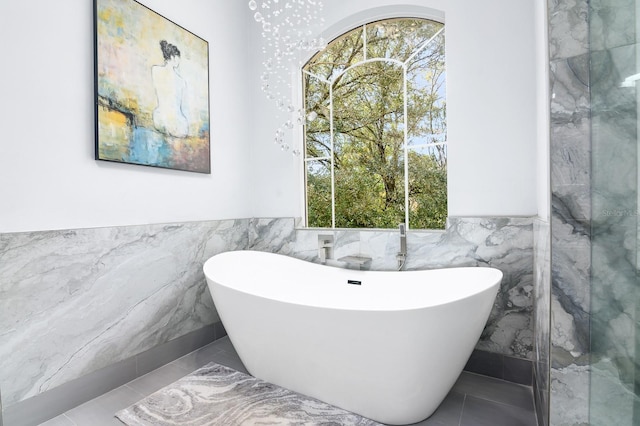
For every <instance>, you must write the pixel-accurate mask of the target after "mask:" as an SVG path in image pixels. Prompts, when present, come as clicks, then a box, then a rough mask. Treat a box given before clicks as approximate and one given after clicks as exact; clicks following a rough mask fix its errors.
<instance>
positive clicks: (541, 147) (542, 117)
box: [534, 1, 551, 221]
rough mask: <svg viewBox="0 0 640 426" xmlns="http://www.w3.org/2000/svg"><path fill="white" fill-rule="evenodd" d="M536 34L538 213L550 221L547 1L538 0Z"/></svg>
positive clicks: (549, 105)
mask: <svg viewBox="0 0 640 426" xmlns="http://www.w3.org/2000/svg"><path fill="white" fill-rule="evenodd" d="M534 18H535V31H536V32H535V38H536V67H537V76H536V77H537V86H536V92H537V95H536V100H537V114H536V118H537V126H536V130H537V131H536V139H537V141H536V147H537V164H536V165H537V179H536V180H537V205H538V208H537V210H538V217H540V218H541V219H543V220H545V221H548V220H549V218H550V216H551V172H550V166H551V161H550V157H549V155H550V154H549V148H550V143H549V138H550V135H549V132H550V128H551V127H550V123H549V120H550V117H551V114H550V108H551V104H550V99H549V38H548V35H547V34H548V25H547V4H546V2H542V1H538V2H535V15H534Z"/></svg>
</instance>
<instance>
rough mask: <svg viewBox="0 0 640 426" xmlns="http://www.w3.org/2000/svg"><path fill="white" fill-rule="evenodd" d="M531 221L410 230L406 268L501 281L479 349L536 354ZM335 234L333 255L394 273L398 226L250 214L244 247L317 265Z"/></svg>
mask: <svg viewBox="0 0 640 426" xmlns="http://www.w3.org/2000/svg"><path fill="white" fill-rule="evenodd" d="M532 228H533V219H532V218H466V217H465V218H460V217H453V218H449V220H448V224H447V229H446V230H445V231H441V232H437V231H411V232H409V233H408V236H407V260H406V265H405V270H412V269H416V270H417V269H433V268H446V267H453V266H493V267H496V268H498V269H500V270H502V271H503V273H504V278H503V280H502V285H501V288H500V290H499V292H498V296H497V298H496V302H495V304H494V307H493V311H492V312H491V315H490V318H489V321H488V324H487V327H486V328H485V330H484V332H483V334H482V337H481V339H480V342H479V343H478V346H477V349H479V350H482V351H487V352H491V353H496V354H501V355H507V356H511V357H517V358H521V359H526V360H532V359H533V320H532V312H533V237H532V233H533V231H532ZM319 234H333V236H334V248H333V252H334V256H333V257H334V258H335V259H339V258H341V257H343V256H349V255H358V254H360V255H363V256H367V257H370V258H372V260H371V263H370V265H368V266H367V267H368V269H371V270H395V269H396V267H397V264H396V257H395V256H396V253H397V252H398V251H399V249H400V237H399V231H394V230H357V231H351V230H335V231H331V230H324V229H296V226H295V223H294V220H293V219H254V220H253V221H252V224H251V226H250V232H249V244H250V247H252V248H253V249H256V250H264V251H274V252H278V253H282V254H286V255H289V256H294V257H298V258H301V259H305V260H308V261H311V262H318V261H319V258H318V235H319Z"/></svg>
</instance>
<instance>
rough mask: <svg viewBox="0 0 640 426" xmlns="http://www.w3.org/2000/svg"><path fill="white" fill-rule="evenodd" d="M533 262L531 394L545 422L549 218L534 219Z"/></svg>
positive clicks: (548, 357)
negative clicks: (532, 382) (532, 383)
mask: <svg viewBox="0 0 640 426" xmlns="http://www.w3.org/2000/svg"><path fill="white" fill-rule="evenodd" d="M533 248H534V256H533V259H534V260H533V266H534V283H535V286H534V287H535V291H534V293H535V298H534V322H535V326H534V331H535V332H534V360H533V361H534V362H533V375H534V378H535V380H534V389H533V391H534V398H535V401H536V407H537V408H538V415H539V417H541V418H540V419H539V420H540V421H541V422H542V423H541V424H542V425H547V424H548V422H549V420H548V413H549V383H550V377H549V376H550V359H551V354H550V352H551V348H550V344H551V338H550V315H551V227H550V224H549V222H547V221H544V220H541V219H536V220H535V221H534V222H533Z"/></svg>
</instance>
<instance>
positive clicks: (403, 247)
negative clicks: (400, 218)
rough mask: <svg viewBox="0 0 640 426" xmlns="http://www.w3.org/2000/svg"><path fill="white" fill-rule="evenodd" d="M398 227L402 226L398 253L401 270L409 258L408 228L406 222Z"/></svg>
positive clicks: (397, 257)
mask: <svg viewBox="0 0 640 426" xmlns="http://www.w3.org/2000/svg"><path fill="white" fill-rule="evenodd" d="M398 227H399V228H400V251H399V252H398V254H397V255H396V259H397V260H398V271H400V270H401V269H402V268H403V267H404V263H405V262H406V260H407V228H406V225H405V224H404V223H401V224H400V225H398Z"/></svg>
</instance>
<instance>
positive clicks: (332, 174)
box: [329, 84, 336, 228]
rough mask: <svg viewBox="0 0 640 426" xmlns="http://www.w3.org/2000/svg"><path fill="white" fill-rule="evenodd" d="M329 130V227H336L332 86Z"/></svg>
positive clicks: (330, 86) (331, 86)
mask: <svg viewBox="0 0 640 426" xmlns="http://www.w3.org/2000/svg"><path fill="white" fill-rule="evenodd" d="M329 129H330V134H331V136H330V137H331V227H332V228H335V227H336V175H335V155H334V154H333V148H334V142H335V141H334V138H335V134H334V131H333V84H331V85H329Z"/></svg>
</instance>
